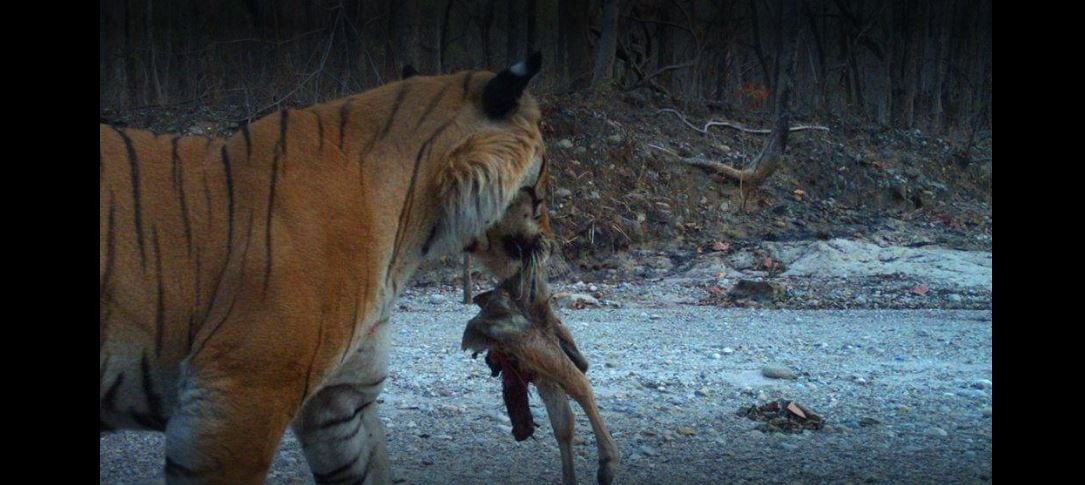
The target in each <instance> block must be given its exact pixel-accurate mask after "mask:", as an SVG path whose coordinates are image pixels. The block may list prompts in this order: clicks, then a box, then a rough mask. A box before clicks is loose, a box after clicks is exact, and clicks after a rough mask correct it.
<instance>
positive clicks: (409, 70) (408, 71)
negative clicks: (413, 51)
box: [400, 64, 418, 79]
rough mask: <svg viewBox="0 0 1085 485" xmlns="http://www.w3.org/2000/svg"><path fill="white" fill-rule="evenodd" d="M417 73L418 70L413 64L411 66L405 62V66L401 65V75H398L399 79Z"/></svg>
mask: <svg viewBox="0 0 1085 485" xmlns="http://www.w3.org/2000/svg"><path fill="white" fill-rule="evenodd" d="M417 75H418V70H417V69H415V68H414V66H412V65H410V64H407V65H406V66H403V75H402V76H401V77H400V79H407V78H409V77H412V76H417Z"/></svg>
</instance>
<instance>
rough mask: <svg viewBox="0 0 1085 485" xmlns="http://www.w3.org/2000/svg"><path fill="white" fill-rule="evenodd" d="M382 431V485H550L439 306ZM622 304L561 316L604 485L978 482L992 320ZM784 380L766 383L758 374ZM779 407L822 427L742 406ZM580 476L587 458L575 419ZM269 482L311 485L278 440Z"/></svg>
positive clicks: (407, 352) (395, 384)
mask: <svg viewBox="0 0 1085 485" xmlns="http://www.w3.org/2000/svg"><path fill="white" fill-rule="evenodd" d="M401 302H402V306H401V308H400V311H398V312H397V313H396V315H395V316H394V318H393V320H392V322H393V325H394V327H395V329H396V335H395V344H394V349H393V351H392V362H391V375H390V379H389V381H388V383H387V384H386V387H385V392H384V394H383V397H382V400H381V402H382V403H383V404H382V405H381V406H382V407H381V409H380V414H381V416H382V418H383V420H384V422H385V424H386V426H387V429H388V445H389V454H390V457H391V461H392V466H393V469H394V473H395V475H396V477H397V481H398V482H400V483H408V484H429V483H445V484H448V483H491V482H493V483H524V484H528V483H531V484H534V483H555V484H556V483H560V481H561V476H560V461H559V454H558V449H557V445H556V443H555V442H554V440H553V437H552V436H551V435H550V426H549V422H548V421H547V419H546V418H545V409H544V408H543V407H542V404H541V402H540V401H539V400H538V397H537V395H536V394H534V392H532V401H531V405H532V410H533V412H534V413H535V414H536V416H537V417H536V422H538V423H539V424H540V425H541V426H542V427H541V428H539V429H538V430H536V433H535V437H536V438H537V439H529V440H527V441H524V442H520V443H517V442H515V441H514V440H513V438H512V436H511V426H510V424H509V421H508V418H507V417H506V415H505V411H504V407H503V404H502V400H501V391H500V387H501V386H500V382H499V380H498V379H494V378H490V377H489V372H488V369H487V368H486V365H485V363H483V362H482V359H481V357H480V358H479V359H478V360H472V359H471V357H470V355H469V354H466V353H463V352H460V351H459V345H460V336H461V333H462V330H463V326H464V324H465V323H466V321H467V320H468V319H469V318H471V317H472V316H474V314H475V312H476V308H475V307H473V306H472V307H468V306H464V305H460V304H459V303H458V295H456V294H453V293H432V291H427V292H425V293H422V292H413V293H410V294H408V295H406V296H405V297H404V298H403V299H402V300H401ZM644 303H645V302H644V301H641V302H639V303H638V302H637V301H627V302H622V304H623V306H622V307H621V308H603V309H584V310H562V316H563V318H564V321H565V323H566V324H567V325H568V326H569V327H570V329H571V330H572V332H573V334H574V335H575V337H576V339H577V342H578V344H579V346H580V349H581V350H582V352H583V353H584V355H585V356H586V357H587V358H588V360H589V361H590V362H591V365H592V367H591V369H590V370H589V372H588V377H589V379H590V380H591V382H592V383H593V385H594V387H595V393H596V397H597V399H598V401H599V407H600V409H601V412H602V414H603V417H604V419H606V421H607V424H608V426H609V428H610V430H611V432H612V433H613V435H614V439H615V440H616V441H617V442H618V444H619V446H620V447H621V451H622V454H623V460H622V463H621V466H620V468H619V472H618V477H617V481H618V483H637V484H641V483H644V484H648V483H685V484H693V483H736V482H769V483H829V482H831V483H848V482H851V483H878V482H889V483H919V482H923V483H975V482H988V481H990V480H991V466H992V435H991V403H992V396H993V391H992V382H991V379H992V374H991V372H992V369H991V365H992V357H991V354H992V348H991V345H992V339H991V319H992V311H991V310H750V309H722V308H717V307H708V306H693V305H683V304H674V303H669V304H658V303H656V304H654V305H645V304H644ZM770 365H777V366H785V367H787V368H789V369H790V370H792V371H794V373H795V374H796V375H797V378H796V379H769V378H766V377H764V376H763V375H762V369H763V367H765V366H770ZM778 398H784V399H790V400H795V401H796V402H798V403H800V404H802V405H803V406H805V407H807V408H809V409H810V410H812V411H814V412H816V413H818V414H820V415H821V416H822V417H823V418H824V419H825V421H826V426H825V428H824V429H822V430H820V431H807V432H804V433H803V434H800V435H794V434H787V435H785V434H781V433H762V432H760V431H756V430H754V428H755V427H756V426H757V424H758V423H756V422H754V421H751V420H749V419H747V418H742V417H739V416H737V415H736V411H738V410H739V408H741V407H746V406H750V405H754V404H758V403H759V402H766V401H768V400H772V399H778ZM574 410H575V412H577V413H578V415H577V436H578V437H579V438H582V441H581V442H580V443H579V444H578V445H576V447H575V448H576V454H577V456H576V458H577V476H578V479H579V481H580V482H581V483H589V482H590V481H591V480H594V475H595V459H596V451H595V447H594V439H593V437H592V434H591V428H590V426H589V425H588V422H587V419H585V418H584V416H583V413H582V412H581V411H580V410H579V408H577V407H575V405H574ZM163 460H164V451H163V438H162V435H160V434H157V433H137V432H123V433H115V434H109V435H102V437H101V441H100V457H99V464H100V471H99V476H100V482H101V483H133V482H139V481H143V480H148V479H157V478H161V477H162V473H161V471H160V470H161V464H162V463H163ZM268 483H274V484H279V483H312V478H311V476H310V475H309V470H308V466H307V465H306V464H305V459H304V457H303V456H302V454H301V450H300V448H299V446H298V442H297V440H296V439H295V438H294V436H293V435H290V434H288V435H287V436H286V438H285V439H284V441H283V444H282V447H281V449H280V451H279V453H278V455H277V457H276V459H275V463H274V466H273V469H272V471H271V473H270V475H269V477H268Z"/></svg>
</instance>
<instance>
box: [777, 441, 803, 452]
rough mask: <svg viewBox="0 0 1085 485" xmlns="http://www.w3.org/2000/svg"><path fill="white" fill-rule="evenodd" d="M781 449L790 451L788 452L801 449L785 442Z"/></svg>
mask: <svg viewBox="0 0 1085 485" xmlns="http://www.w3.org/2000/svg"><path fill="white" fill-rule="evenodd" d="M780 448H783V449H785V450H788V451H792V450H797V449H799V445H796V444H795V443H788V442H787V441H784V442H781V443H780Z"/></svg>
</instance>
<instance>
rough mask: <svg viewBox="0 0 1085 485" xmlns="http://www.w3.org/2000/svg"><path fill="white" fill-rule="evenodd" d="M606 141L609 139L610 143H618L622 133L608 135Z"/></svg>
mask: <svg viewBox="0 0 1085 485" xmlns="http://www.w3.org/2000/svg"><path fill="white" fill-rule="evenodd" d="M607 141H609V142H611V143H619V142H621V141H622V135H619V134H617V133H615V134H613V135H610V136H608V137H607Z"/></svg>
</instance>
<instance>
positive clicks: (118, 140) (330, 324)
mask: <svg viewBox="0 0 1085 485" xmlns="http://www.w3.org/2000/svg"><path fill="white" fill-rule="evenodd" d="M540 68H541V55H540V54H539V53H538V52H535V53H534V54H532V55H530V56H527V57H526V58H525V59H524V60H522V61H519V62H517V63H515V64H513V65H511V66H510V67H508V68H506V69H504V70H502V71H500V72H498V73H496V74H495V73H494V72H492V71H488V70H468V71H461V72H458V73H453V74H447V75H434V76H423V75H418V74H417V73H412V74H413V75H410V76H407V77H405V78H404V79H401V80H398V81H394V82H390V83H387V84H385V85H383V86H380V87H377V88H374V89H371V90H368V91H364V92H361V93H358V94H355V95H352V96H348V97H345V98H342V99H338V100H334V101H329V102H325V103H322V104H317V105H314V106H311V107H308V108H304V109H284V110H281V111H278V112H275V113H272V114H269V115H266V116H264V117H262V118H260V119H257V120H255V121H253V122H251V123H248V124H245V125H244V126H241V127H240V129H239V131H238V132H237V133H235V134H233V135H231V136H229V137H227V138H222V139H211V138H203V137H193V136H182V135H160V134H155V133H152V132H150V131H145V130H139V129H132V128H120V127H113V126H109V125H105V124H100V125H99V141H100V144H99V162H98V168H99V170H98V185H99V268H98V274H99V284H98V290H99V340H98V349H99V364H98V379H99V386H98V389H99V430H100V432H107V431H111V430H117V429H145V430H157V431H161V432H164V433H165V437H166V453H165V454H166V457H165V464H164V473H165V479H166V481H167V482H168V483H207V484H248V483H262V482H263V480H264V478H265V477H266V475H267V472H268V469H269V467H270V464H271V461H272V459H273V457H274V454H275V452H276V450H277V448H278V445H279V443H280V441H281V439H282V436H283V434H284V433H285V432H286V429H287V428H288V427H289V428H290V429H292V430H293V431H294V433H295V434H296V436H297V437H298V440H299V441H300V443H301V447H302V451H303V454H304V456H305V457H306V460H307V461H308V464H309V467H310V469H311V471H312V474H313V478H314V480H315V481H316V482H317V483H363V484H377V483H391V482H392V472H391V470H390V468H389V463H388V455H387V450H386V445H385V434H384V429H383V426H382V424H381V422H380V420H379V419H378V416H377V408H378V405H377V397H378V395H379V394H380V392H381V390H382V388H383V386H384V383H385V382H386V379H387V377H388V355H389V348H390V340H389V339H390V336H389V334H390V330H389V320H390V318H391V314H392V310H393V308H395V306H396V300H397V298H398V296H399V295H400V293H401V292H402V290H403V289H404V286H405V285H406V284H407V283H408V282H409V281H410V280H411V278H412V275H413V274H414V272H415V271H416V269H417V268H418V267H419V266H420V265H421V264H422V263H424V262H426V261H430V260H434V259H437V258H441V257H444V256H447V255H450V254H455V253H460V252H467V253H468V254H470V255H471V256H472V257H474V258H476V259H477V260H478V261H481V262H482V263H483V265H484V266H485V267H486V268H488V269H489V271H490V272H491V273H493V274H494V276H496V277H498V278H508V277H511V276H514V275H516V274H517V273H520V274H521V275H522V276H521V277H522V278H523V279H524V282H525V284H527V286H526V287H525V288H529V289H528V290H527V291H534V288H535V287H536V284H535V283H536V282H537V281H538V279H539V278H545V276H544V275H543V272H542V271H539V270H537V268H536V267H537V266H539V265H540V264H541V263H542V262H543V261H545V258H546V255H547V254H548V252H549V251H550V247H551V242H550V241H551V239H552V234H551V231H550V225H549V216H548V212H547V211H546V207H545V204H544V203H543V200H544V199H545V193H546V185H547V167H546V156H545V145H544V142H543V138H542V134H541V132H540V130H539V121H540V110H539V105H538V102H537V101H536V100H535V98H534V97H533V96H532V95H531V94H530V93H529V92H528V90H527V89H526V88H527V85H528V82H529V81H530V80H531V79H532V78H533V77H534V76H535V75H536V74H537V73H538V72H539V70H540Z"/></svg>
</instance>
